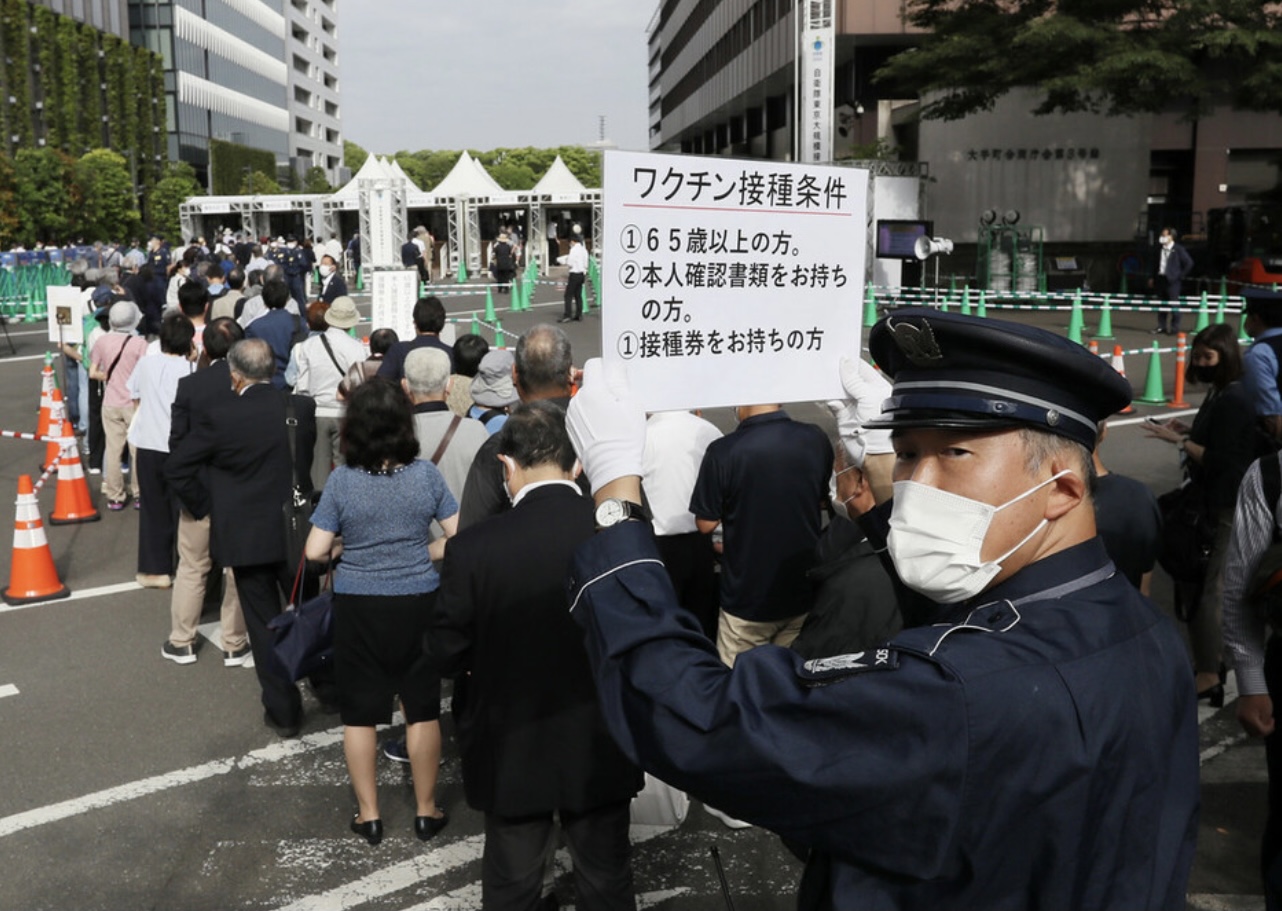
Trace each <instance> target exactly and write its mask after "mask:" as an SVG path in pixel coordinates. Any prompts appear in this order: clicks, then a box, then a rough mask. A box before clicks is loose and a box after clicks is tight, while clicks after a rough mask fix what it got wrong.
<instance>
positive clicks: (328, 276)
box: [320, 253, 347, 304]
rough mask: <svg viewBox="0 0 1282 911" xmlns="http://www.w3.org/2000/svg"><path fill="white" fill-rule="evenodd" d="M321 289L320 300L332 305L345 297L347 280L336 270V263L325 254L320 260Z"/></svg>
mask: <svg viewBox="0 0 1282 911" xmlns="http://www.w3.org/2000/svg"><path fill="white" fill-rule="evenodd" d="M320 274H321V287H320V299H321V300H323V301H324V302H325V303H327V304H332V303H334V301H336V300H338V299H339V298H340V297H346V296H347V279H345V278H343V273H342V272H340V271H339V269H338V262H337V261H336V260H335V259H334V257H332V256H330V255H329V254H328V253H326V254H325V255H324V256H322V257H321V258H320Z"/></svg>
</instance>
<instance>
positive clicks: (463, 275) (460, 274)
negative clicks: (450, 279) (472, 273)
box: [454, 256, 467, 285]
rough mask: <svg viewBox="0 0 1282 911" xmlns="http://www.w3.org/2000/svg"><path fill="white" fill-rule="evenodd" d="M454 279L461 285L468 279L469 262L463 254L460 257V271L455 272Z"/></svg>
mask: <svg viewBox="0 0 1282 911" xmlns="http://www.w3.org/2000/svg"><path fill="white" fill-rule="evenodd" d="M454 281H455V282H457V283H458V284H460V285H461V284H463V283H464V282H465V281H467V264H466V263H465V262H463V257H461V256H460V257H459V258H458V271H457V272H455V273H454Z"/></svg>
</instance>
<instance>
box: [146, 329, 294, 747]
mask: <svg viewBox="0 0 1282 911" xmlns="http://www.w3.org/2000/svg"><path fill="white" fill-rule="evenodd" d="M227 366H228V368H229V373H230V377H231V384H232V390H233V391H234V392H235V393H237V395H236V397H235V398H234V399H232V400H230V401H228V402H226V403H225V404H223V405H219V406H216V407H214V408H213V409H212V410H211V411H210V412H209V413H208V415H207V416H206V418H205V419H204V420H203V421H201V422H200V423H198V424H197V425H196V426H195V427H194V428H192V430H191V432H190V433H189V434H188V435H187V436H186V438H184V439H183V441H182V442H181V443H179V444H178V447H177V449H175V450H173V451H172V452H170V454H169V460H168V462H166V465H165V475H166V478H167V480H168V481H169V484H170V487H171V488H172V489H173V490H174V492H175V493H176V494H177V495H178V498H179V499H180V500H181V501H182V504H183V506H184V507H185V508H186V509H187V511H188V512H190V513H191V514H192V516H194V517H195V518H198V519H199V518H202V517H204V516H210V519H211V521H210V550H211V552H212V553H213V557H214V559H215V560H217V561H218V562H219V563H220V564H222V565H223V566H230V567H231V568H232V571H233V573H234V574H235V577H236V588H237V590H238V592H239V593H240V603H241V607H242V608H243V610H244V614H245V625H246V627H247V628H248V630H249V645H250V648H251V649H252V651H253V655H254V669H255V671H256V672H257V673H258V682H259V683H260V684H261V686H262V688H263V706H264V708H265V709H266V710H267V712H266V716H265V718H264V720H265V721H266V723H267V725H268V726H269V727H272V728H274V729H275V730H276V731H277V732H278V733H279V734H280V735H281V736H282V737H292V736H294V735H296V734H297V733H298V729H299V725H300V723H301V721H302V704H301V699H300V697H299V694H298V688H297V687H296V686H295V685H294V683H293V681H291V680H290V679H289V678H288V676H287V675H286V673H285V669H284V668H283V667H282V666H281V664H280V662H279V661H278V660H277V658H276V655H275V653H274V652H273V651H272V634H271V631H270V630H269V629H267V622H268V621H269V620H271V618H272V617H275V616H276V615H277V614H279V613H280V609H281V596H282V594H284V595H286V596H288V594H289V590H290V586H291V584H292V582H293V569H294V567H291V566H288V565H287V563H286V555H285V520H284V516H283V512H282V509H283V507H284V504H285V502H286V501H287V500H288V499H289V498H290V496H291V495H292V488H293V484H294V479H297V482H298V485H299V488H300V489H301V490H302V492H303V493H310V492H311V488H312V483H311V464H312V449H313V447H314V446H315V444H316V405H315V403H314V402H313V401H312V400H311V399H309V398H307V397H306V396H301V395H292V396H286V395H283V394H281V393H280V392H278V391H277V390H275V389H273V388H272V386H271V378H272V374H273V372H274V369H275V362H274V358H273V356H272V349H271V347H270V346H269V345H268V344H267V342H265V341H263V340H262V339H245V340H244V341H242V342H237V343H236V344H235V345H233V346H232V348H231V351H230V352H229V353H228V355H227ZM287 401H292V402H293V407H294V416H295V418H296V420H297V427H296V430H295V436H296V439H295V446H294V449H295V452H294V464H293V466H291V465H290V459H289V455H290V444H289V435H288V432H287V429H286V403H287Z"/></svg>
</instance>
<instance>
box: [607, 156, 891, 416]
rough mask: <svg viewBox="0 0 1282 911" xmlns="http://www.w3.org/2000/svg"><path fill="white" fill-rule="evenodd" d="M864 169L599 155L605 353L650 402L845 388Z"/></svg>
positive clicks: (860, 271)
mask: <svg viewBox="0 0 1282 911" xmlns="http://www.w3.org/2000/svg"><path fill="white" fill-rule="evenodd" d="M867 193H868V172H867V171H861V170H856V169H854V168H836V167H816V166H812V165H799V164H789V163H784V162H776V161H741V160H736V159H732V158H698V157H694V156H689V155H652V154H643V153H638V152H606V153H605V192H604V199H605V212H604V215H605V230H604V244H603V253H602V269H601V281H602V285H603V287H602V294H603V300H604V305H603V308H602V311H601V312H602V316H601V330H602V340H601V346H602V347H601V350H602V352H603V357H605V358H606V359H608V360H611V361H618V362H621V363H622V364H623V365H624V367H625V369H626V371H627V374H628V378H629V382H630V384H631V387H632V390H633V392H634V394H635V395H636V396H637V397H638V399H639V400H640V403H641V405H642V406H643V407H644V408H646V409H647V410H650V411H671V410H676V409H683V408H698V407H714V406H722V405H754V404H764V403H781V402H800V401H814V400H820V399H830V398H842V397H843V395H844V394H843V392H842V389H841V383H840V381H839V379H838V365H839V363H840V361H841V358H842V357H843V356H858V354H859V352H860V329H861V324H862V313H861V308H862V305H863V275H864V256H865V246H866V238H865V235H866V232H867V224H866V210H867V202H866V200H867Z"/></svg>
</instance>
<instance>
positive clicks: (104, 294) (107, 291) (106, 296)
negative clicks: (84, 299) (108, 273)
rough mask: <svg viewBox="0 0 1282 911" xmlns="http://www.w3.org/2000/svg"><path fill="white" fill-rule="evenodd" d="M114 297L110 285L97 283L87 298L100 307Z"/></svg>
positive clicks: (107, 303)
mask: <svg viewBox="0 0 1282 911" xmlns="http://www.w3.org/2000/svg"><path fill="white" fill-rule="evenodd" d="M115 298H116V295H115V293H114V292H113V291H112V290H111V286H110V285H99V286H98V287H96V288H94V289H93V291H92V292H91V293H90V295H89V299H90V300H91V301H93V302H94V303H95V304H97V305H98V306H100V307H104V306H107V305H109V304H110V303H111V302H112V301H113V300H115Z"/></svg>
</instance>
